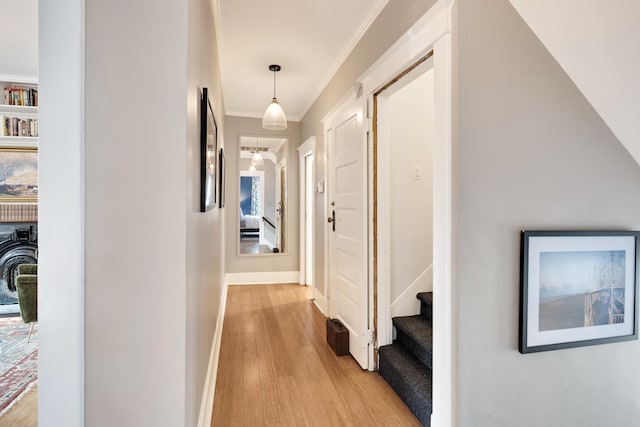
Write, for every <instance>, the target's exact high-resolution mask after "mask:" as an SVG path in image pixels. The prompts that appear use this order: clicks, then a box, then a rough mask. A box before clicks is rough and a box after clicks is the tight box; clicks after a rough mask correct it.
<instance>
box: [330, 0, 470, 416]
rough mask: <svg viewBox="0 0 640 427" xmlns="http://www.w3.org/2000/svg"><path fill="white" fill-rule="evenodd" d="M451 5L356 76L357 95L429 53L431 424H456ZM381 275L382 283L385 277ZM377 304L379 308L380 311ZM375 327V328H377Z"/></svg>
mask: <svg viewBox="0 0 640 427" xmlns="http://www.w3.org/2000/svg"><path fill="white" fill-rule="evenodd" d="M453 6H454V1H453V0H440V1H438V2H437V3H436V4H435V5H434V6H433V7H432V8H431V9H430V10H429V11H428V12H427V13H426V14H425V15H424V16H422V17H421V18H420V19H419V20H418V21H417V22H416V23H415V24H414V25H413V26H412V27H411V28H410V29H409V30H408V31H407V32H406V33H405V34H404V35H403V36H402V37H401V38H400V39H399V40H398V41H397V42H396V43H395V44H394V45H393V46H392V47H391V48H390V49H389V50H388V51H387V52H386V53H385V54H384V55H382V56H381V57H380V59H379V60H378V61H376V63H375V64H373V65H372V66H371V67H370V68H369V69H368V70H367V71H366V72H365V73H364V74H363V75H362V76H361V77H360V79H358V83H359V84H360V85H361V88H362V94H364V95H367V96H370V95H371V94H373V93H374V92H375V91H376V90H378V89H379V88H381V87H383V86H384V85H385V84H386V83H387V82H389V81H390V80H391V79H392V78H395V77H396V76H397V75H398V74H400V73H401V72H402V71H404V70H405V69H407V68H408V67H409V66H410V65H411V64H413V63H415V62H416V61H417V60H418V59H420V58H421V57H423V56H424V55H425V54H427V53H428V52H429V51H430V50H433V51H434V52H435V54H434V65H433V69H434V117H435V120H434V129H433V138H434V140H433V144H434V153H433V155H434V171H433V174H434V183H433V186H434V194H433V198H434V199H433V201H434V216H433V221H434V235H433V242H434V258H433V288H434V289H433V292H434V297H435V298H436V300H437V304H434V308H433V319H434V322H433V323H434V325H435V328H434V330H433V348H434V354H433V360H434V362H433V364H434V366H436V367H437V368H436V369H435V370H434V371H433V414H432V416H431V425H432V426H434V427H445V426H446V427H455V426H457V369H458V365H457V339H458V332H457V324H456V315H457V304H458V301H457V297H456V295H457V283H456V281H455V258H454V254H455V251H456V247H455V236H456V227H455V225H456V221H455V218H457V211H456V207H455V204H454V200H455V189H456V181H455V176H454V155H453V150H454V148H453V140H452V90H453V89H452V64H451V63H452V37H451V29H452V25H451V19H452V18H451V17H452V9H453ZM379 100H380V99H379ZM327 170H329V169H327ZM383 213H384V212H383ZM385 244H387V243H386V242H385ZM379 248H380V246H379ZM381 277H382V278H384V276H381ZM386 280H387V283H388V279H386ZM386 286H388V284H387V285H386ZM388 292H389V291H388V290H387V292H386V293H385V292H384V291H383V290H381V289H380V287H379V288H378V325H379V326H381V325H384V321H381V318H380V315H381V314H384V315H385V316H386V315H388V313H387V312H385V311H384V307H387V308H388V307H389V304H390V301H389V295H388ZM381 307H382V308H383V310H380V308H381ZM383 331H386V329H383ZM380 332H381V331H380V328H379V331H378V333H380Z"/></svg>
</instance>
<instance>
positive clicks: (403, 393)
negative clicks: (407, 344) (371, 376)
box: [378, 355, 432, 427]
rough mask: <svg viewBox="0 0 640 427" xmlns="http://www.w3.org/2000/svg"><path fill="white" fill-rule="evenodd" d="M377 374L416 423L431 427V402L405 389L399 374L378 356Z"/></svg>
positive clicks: (407, 388) (383, 358)
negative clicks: (403, 404) (406, 408)
mask: <svg viewBox="0 0 640 427" xmlns="http://www.w3.org/2000/svg"><path fill="white" fill-rule="evenodd" d="M378 373H379V374H380V375H381V376H382V377H383V378H384V379H385V381H387V383H389V385H390V386H391V388H392V389H393V390H394V391H395V392H396V394H397V395H398V396H400V399H402V401H403V402H405V404H406V405H407V407H408V408H409V410H411V412H412V413H413V415H415V416H416V418H417V419H418V421H420V422H421V423H422V425H424V426H425V427H430V426H431V411H432V405H431V402H430V401H428V400H426V399H424V398H422V397H420V396H419V395H418V394H417V393H415V392H414V391H413V390H412V389H411V388H410V387H406V386H405V385H404V384H402V381H401V380H400V374H399V373H398V372H397V371H396V370H395V368H394V367H393V366H392V365H391V364H390V363H387V361H386V358H385V357H383V356H382V355H381V356H380V363H379V366H378Z"/></svg>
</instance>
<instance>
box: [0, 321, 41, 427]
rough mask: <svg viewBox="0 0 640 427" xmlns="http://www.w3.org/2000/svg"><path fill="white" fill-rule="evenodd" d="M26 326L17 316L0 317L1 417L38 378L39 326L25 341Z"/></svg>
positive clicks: (27, 328) (27, 326)
mask: <svg viewBox="0 0 640 427" xmlns="http://www.w3.org/2000/svg"><path fill="white" fill-rule="evenodd" d="M28 335H29V325H25V324H24V323H23V322H22V319H21V318H20V317H0V416H2V414H4V413H5V412H6V411H7V409H8V408H10V407H11V405H13V403H15V402H17V401H18V400H20V397H22V395H23V394H24V393H26V392H27V391H28V390H29V389H30V388H31V387H32V386H33V385H34V384H35V382H36V381H37V379H38V325H37V324H36V325H35V326H34V328H33V334H32V335H31V342H27V336H28Z"/></svg>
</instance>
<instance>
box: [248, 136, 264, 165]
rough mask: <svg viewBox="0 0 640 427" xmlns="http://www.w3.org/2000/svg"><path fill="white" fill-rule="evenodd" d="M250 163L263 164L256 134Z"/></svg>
mask: <svg viewBox="0 0 640 427" xmlns="http://www.w3.org/2000/svg"><path fill="white" fill-rule="evenodd" d="M251 164H252V165H254V166H262V165H263V164H264V160H263V159H262V155H261V154H260V150H259V148H258V137H257V136H256V151H254V152H253V155H252V156H251Z"/></svg>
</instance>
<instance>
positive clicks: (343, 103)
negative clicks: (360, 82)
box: [320, 86, 360, 151]
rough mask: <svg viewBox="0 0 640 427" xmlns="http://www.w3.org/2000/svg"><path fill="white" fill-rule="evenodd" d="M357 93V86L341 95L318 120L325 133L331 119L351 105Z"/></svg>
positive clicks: (356, 97) (358, 88)
mask: <svg viewBox="0 0 640 427" xmlns="http://www.w3.org/2000/svg"><path fill="white" fill-rule="evenodd" d="M359 91H360V87H359V86H354V87H352V88H351V89H349V90H348V91H347V92H346V93H345V94H344V95H342V98H340V100H338V102H336V104H335V105H334V106H333V107H331V109H330V110H329V111H328V112H327V114H325V115H324V117H322V119H320V123H322V124H323V125H324V131H325V133H326V132H328V130H329V129H330V127H331V122H333V119H334V117H335V116H336V114H339V113H340V112H341V111H342V110H344V109H345V108H347V107H348V106H349V104H351V103H352V102H353V101H355V100H356V99H358V92H359ZM325 136H326V135H325ZM325 151H326V150H325Z"/></svg>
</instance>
